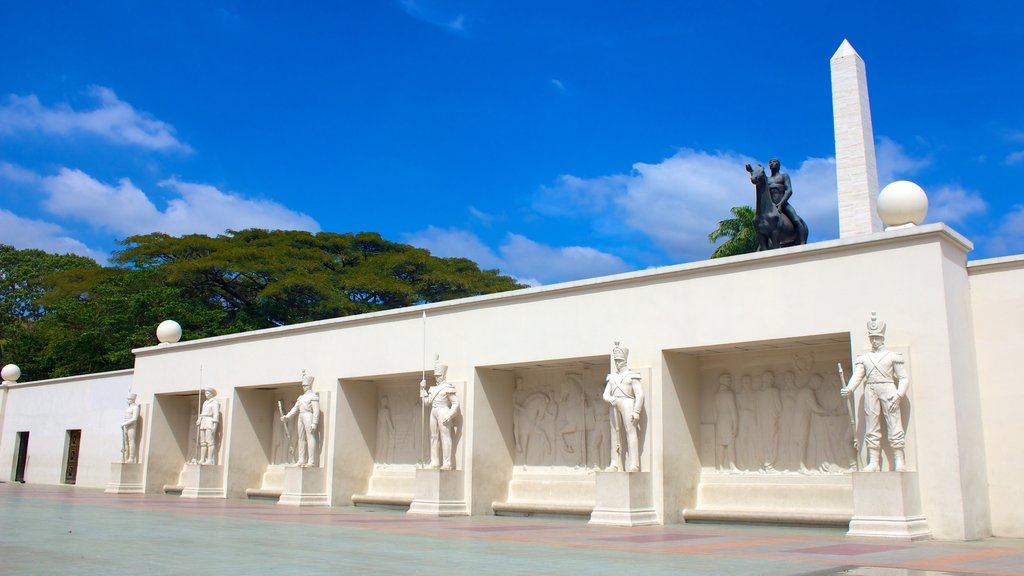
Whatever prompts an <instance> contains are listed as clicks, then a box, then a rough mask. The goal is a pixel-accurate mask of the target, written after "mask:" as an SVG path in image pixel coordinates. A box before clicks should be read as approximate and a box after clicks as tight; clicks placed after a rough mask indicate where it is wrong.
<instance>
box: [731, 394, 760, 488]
mask: <svg viewBox="0 0 1024 576" xmlns="http://www.w3.org/2000/svg"><path fill="white" fill-rule="evenodd" d="M736 408H737V414H738V418H739V424H738V426H737V429H736V445H737V448H736V460H737V467H738V468H739V469H740V470H757V469H758V468H760V466H761V455H760V453H759V451H758V450H757V400H756V398H755V394H754V389H753V384H752V383H751V379H750V375H749V374H744V375H743V376H740V389H739V390H738V391H737V393H736Z"/></svg>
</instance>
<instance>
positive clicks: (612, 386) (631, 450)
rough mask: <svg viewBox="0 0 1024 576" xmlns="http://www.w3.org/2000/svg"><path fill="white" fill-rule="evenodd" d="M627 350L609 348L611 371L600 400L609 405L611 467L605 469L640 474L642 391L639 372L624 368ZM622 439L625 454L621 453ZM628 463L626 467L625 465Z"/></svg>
mask: <svg viewBox="0 0 1024 576" xmlns="http://www.w3.org/2000/svg"><path fill="white" fill-rule="evenodd" d="M628 357H629V349H628V348H622V347H620V346H619V343H618V342H616V343H615V346H614V347H613V348H612V363H613V364H614V368H615V369H614V371H613V372H612V373H610V374H608V378H607V380H606V384H605V389H604V394H603V396H602V397H603V398H604V400H605V402H607V403H609V404H610V405H611V409H610V410H609V412H610V415H611V437H612V441H611V447H612V450H611V464H610V465H609V466H608V470H609V471H612V472H617V471H620V470H625V471H627V472H639V471H640V440H639V431H640V415H641V413H642V412H643V407H644V392H643V388H641V386H640V373H639V372H634V371H632V370H630V369H629V367H628V366H627V365H626V360H627V358H628ZM623 437H625V441H626V442H625V444H626V450H625V452H626V454H625V455H624V454H623V446H622V444H623V442H622V441H623ZM627 462H628V464H627Z"/></svg>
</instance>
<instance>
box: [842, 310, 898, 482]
mask: <svg viewBox="0 0 1024 576" xmlns="http://www.w3.org/2000/svg"><path fill="white" fill-rule="evenodd" d="M868 339H869V340H870V341H871V352H868V353H867V354H862V355H860V356H858V357H857V359H856V360H855V361H854V367H853V376H852V377H850V382H849V384H847V385H846V386H844V387H843V388H842V390H841V393H842V395H843V397H844V398H848V397H849V396H850V394H852V393H853V391H854V390H856V389H857V387H858V386H860V385H861V384H862V383H863V384H864V401H863V405H864V414H865V416H866V419H865V422H864V429H865V430H864V448H865V449H866V450H867V455H868V463H867V466H865V467H864V469H863V471H864V472H878V470H879V468H880V464H879V450H880V448H879V441H880V440H881V438H882V429H881V426H882V423H881V419H882V418H884V419H885V429H886V432H887V434H888V438H889V446H891V447H892V452H893V467H894V468H895V470H896V471H897V472H903V471H905V470H906V457H905V456H904V453H903V449H904V447H905V445H906V438H905V435H904V432H903V420H902V418H901V411H900V402H901V401H902V400H903V398H904V397H905V396H906V395H907V388H908V387H909V386H910V379H909V378H907V373H906V370H905V369H904V366H903V355H902V354H900V353H898V352H892V351H890V350H886V349H885V322H881V321H879V320H878V318H877V317H876V316H875V313H874V312H872V313H871V321H870V322H868Z"/></svg>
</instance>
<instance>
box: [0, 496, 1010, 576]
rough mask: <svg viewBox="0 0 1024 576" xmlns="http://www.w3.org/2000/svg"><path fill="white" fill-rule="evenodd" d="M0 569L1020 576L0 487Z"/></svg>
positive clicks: (778, 534) (999, 543)
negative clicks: (977, 575)
mask: <svg viewBox="0 0 1024 576" xmlns="http://www.w3.org/2000/svg"><path fill="white" fill-rule="evenodd" d="M0 574H3V575H7V574H12V575H13V574H47V575H62V574H75V575H83V574H131V575H133V576H157V575H162V574H174V575H186V574H246V575H249V574H275V575H302V574H332V575H336V574H414V575H417V576H422V575H427V574H586V575H587V576H591V575H597V574H615V575H617V576H622V575H624V574H629V575H633V574H638V575H640V574H683V575H685V574H702V575H709V574H755V575H774V574H806V575H812V574H813V575H822V576H824V575H831V574H836V575H851V576H853V575H856V576H896V575H905V574H906V575H922V576H924V575H934V574H1002V575H1006V574H1020V575H1024V540H1010V539H997V538H992V539H987V540H981V541H975V542H939V541H925V542H916V543H903V542H882V541H875V540H859V539H852V538H847V537H846V536H845V535H844V533H843V531H841V530H829V529H811V528H789V527H777V526H744V525H719V524H682V525H671V526H651V527H638V528H614V527H594V526H589V525H588V524H587V523H586V522H585V521H584V520H573V519H562V518H538V517H527V518H521V517H493V516H489V517H460V518H424V517H413V516H406V515H405V514H404V513H403V512H399V511H394V510H378V509H367V508H303V509H299V508H293V507H287V506H277V505H276V504H274V503H272V502H266V501H240V500H189V499H183V498H178V497H173V496H155V495H147V496H125V495H121V496H115V495H110V494H104V493H103V492H102V491H101V490H96V489H90V488H76V487H72V486H39V485H31V484H14V483H0Z"/></svg>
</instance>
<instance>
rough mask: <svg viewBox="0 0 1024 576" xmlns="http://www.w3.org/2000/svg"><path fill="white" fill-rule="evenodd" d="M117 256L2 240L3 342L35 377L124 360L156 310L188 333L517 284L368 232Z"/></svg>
mask: <svg viewBox="0 0 1024 576" xmlns="http://www.w3.org/2000/svg"><path fill="white" fill-rule="evenodd" d="M120 245H121V246H122V247H123V248H122V249H121V250H119V251H118V252H116V253H115V255H114V257H113V259H112V262H113V264H114V266H111V267H101V266H99V265H98V264H96V263H95V262H93V261H92V260H89V259H88V258H82V257H80V256H55V255H52V254H46V253H43V252H40V251H31V250H15V249H13V248H10V247H7V246H0V305H2V309H0V313H2V318H0V330H3V332H0V346H2V352H3V354H4V357H5V361H16V362H17V363H18V364H19V365H20V366H21V368H22V371H23V373H25V375H26V376H27V377H28V378H29V379H32V380H36V379H40V378H46V377H58V376H67V375H71V374H80V373H87V372H96V371H103V370H114V369H119V368H127V367H130V366H131V365H132V364H133V356H132V354H131V350H132V348H137V347H141V346H147V345H151V344H153V343H154V341H153V340H154V337H153V331H154V329H155V327H156V325H157V324H158V323H159V322H161V321H162V320H166V319H168V318H173V319H174V320H177V321H178V322H179V323H180V324H181V325H182V328H183V329H184V331H185V333H186V334H187V335H188V336H189V337H190V338H192V339H194V338H201V337H207V336H216V335H221V334H230V333H234V332H241V331H246V330H253V329H259V328H269V327H273V326H282V325H287V324H294V323H298V322H308V321H313V320H322V319H326V318H334V317H338V316H346V315H351V314H360V313H364V312H373V311H377V310H385V309H391V308H400V307H404V306H410V305H413V304H418V303H425V302H439V301H443V300H450V299H454V298H462V297H466V296H474V295H478V294H488V293H493V292H500V291H505V290H512V289H516V288H521V287H522V286H521V285H520V284H518V283H517V282H515V280H513V279H512V278H510V277H508V276H502V275H500V274H499V273H498V271H497V270H480V269H479V268H478V267H477V265H476V264H474V263H473V262H472V261H470V260H466V259H464V258H437V257H435V256H432V255H431V254H430V253H429V252H428V251H426V250H423V249H419V248H415V247H412V246H409V245H406V244H398V243H394V242H389V241H387V240H384V239H383V238H381V237H380V236H379V235H378V234H374V233H365V232H364V233H359V234H334V233H326V232H322V233H319V234H312V233H308V232H294V231H267V230H257V229H252V230H242V231H229V232H228V233H227V234H224V235H221V236H217V237H209V236H203V235H189V236H184V237H173V236H169V235H167V234H162V233H154V234H147V235H141V236H132V237H130V238H127V239H125V240H123V241H121V242H120Z"/></svg>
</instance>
